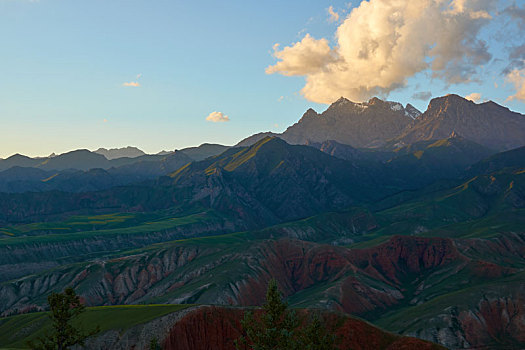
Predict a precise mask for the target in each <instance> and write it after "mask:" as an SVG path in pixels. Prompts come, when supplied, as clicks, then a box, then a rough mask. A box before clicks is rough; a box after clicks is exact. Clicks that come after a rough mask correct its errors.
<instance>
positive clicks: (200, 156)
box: [180, 143, 230, 162]
mask: <svg viewBox="0 0 525 350" xmlns="http://www.w3.org/2000/svg"><path fill="white" fill-rule="evenodd" d="M228 148H230V147H228V146H224V145H219V144H214V143H203V144H202V145H200V146H198V147H188V148H183V149H181V150H180V152H182V153H184V154H185V155H187V156H188V157H190V158H191V159H193V160H194V161H197V162H198V161H201V160H204V159H206V158H208V157H213V156H217V155H219V154H221V153H223V152H224V151H226V150H227V149H228Z"/></svg>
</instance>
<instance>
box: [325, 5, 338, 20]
mask: <svg viewBox="0 0 525 350" xmlns="http://www.w3.org/2000/svg"><path fill="white" fill-rule="evenodd" d="M327 11H328V15H329V16H330V17H329V18H328V21H329V22H339V14H338V13H337V11H335V10H334V7H333V6H330V7H329V8H328V9H327Z"/></svg>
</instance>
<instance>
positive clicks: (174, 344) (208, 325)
mask: <svg viewBox="0 0 525 350" xmlns="http://www.w3.org/2000/svg"><path fill="white" fill-rule="evenodd" d="M243 315H244V310H243V309H239V308H226V307H217V306H207V307H202V308H198V309H196V310H195V311H193V312H191V313H189V314H187V315H186V316H184V317H183V318H182V319H181V320H180V321H178V322H177V323H176V324H175V325H174V326H173V327H172V329H171V331H170V333H169V335H168V336H167V337H166V338H165V340H164V343H163V348H164V349H170V350H211V349H213V350H230V349H232V350H233V349H235V346H234V340H235V339H237V338H238V337H239V336H240V334H241V332H242V329H241V325H240V320H241V319H242V318H243ZM324 316H325V320H326V321H327V322H328V323H329V324H340V327H339V328H338V329H337V334H338V335H339V336H340V339H341V343H340V344H339V349H353V350H367V349H370V350H380V349H389V350H390V349H391V350H393V349H406V350H409V349H417V350H426V349H429V350H430V349H443V348H442V347H441V346H439V345H436V344H433V343H430V342H427V341H424V340H420V339H416V338H411V337H403V336H398V335H394V334H391V333H387V332H385V331H383V330H381V329H379V328H376V327H374V326H372V325H371V324H369V323H366V322H364V321H360V320H357V319H354V318H351V317H349V316H343V315H340V314H335V313H325V314H324Z"/></svg>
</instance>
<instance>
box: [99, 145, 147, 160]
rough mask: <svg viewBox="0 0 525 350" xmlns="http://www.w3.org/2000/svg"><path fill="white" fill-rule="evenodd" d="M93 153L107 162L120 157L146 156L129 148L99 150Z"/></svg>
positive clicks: (135, 148)
mask: <svg viewBox="0 0 525 350" xmlns="http://www.w3.org/2000/svg"><path fill="white" fill-rule="evenodd" d="M95 153H98V154H102V155H103V156H104V157H106V158H107V159H109V160H111V159H116V158H122V157H127V158H135V157H140V156H143V155H146V153H144V152H143V151H142V150H140V149H138V148H137V147H131V146H128V147H122V148H111V149H105V148H99V149H97V150H96V151H95Z"/></svg>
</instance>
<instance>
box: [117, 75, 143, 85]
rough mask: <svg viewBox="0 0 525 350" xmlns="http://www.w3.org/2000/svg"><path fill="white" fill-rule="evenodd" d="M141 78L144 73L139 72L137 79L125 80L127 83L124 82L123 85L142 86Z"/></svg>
mask: <svg viewBox="0 0 525 350" xmlns="http://www.w3.org/2000/svg"><path fill="white" fill-rule="evenodd" d="M140 78H142V73H139V74H137V76H136V78H135V81H129V82H125V83H123V84H122V86H125V87H139V86H140V83H139V79H140Z"/></svg>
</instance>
